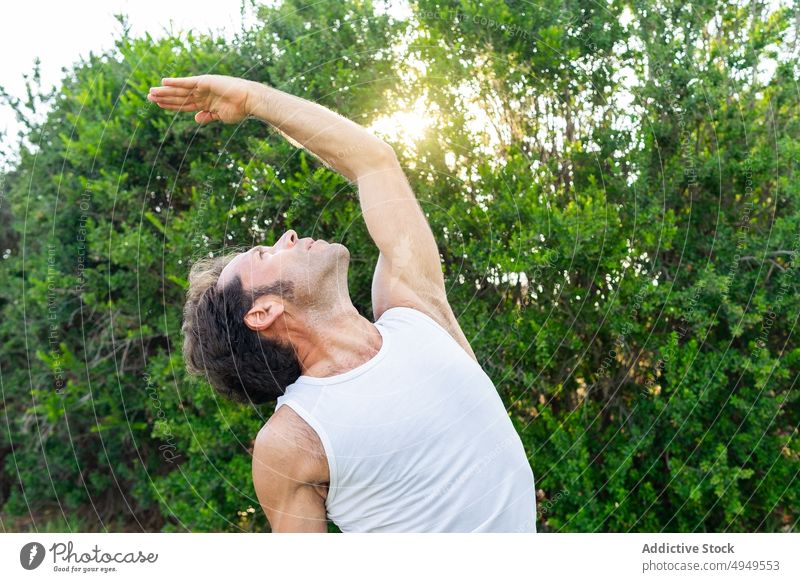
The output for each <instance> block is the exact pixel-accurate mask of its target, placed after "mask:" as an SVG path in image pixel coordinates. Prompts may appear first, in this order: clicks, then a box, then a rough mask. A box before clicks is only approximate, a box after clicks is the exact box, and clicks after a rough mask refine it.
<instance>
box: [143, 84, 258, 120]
mask: <svg viewBox="0 0 800 582" xmlns="http://www.w3.org/2000/svg"><path fill="white" fill-rule="evenodd" d="M161 83H162V86H161V87H151V88H150V92H149V93H148V94H147V99H148V100H149V101H152V102H153V103H155V104H156V105H158V106H159V107H161V108H162V109H168V110H170V111H197V113H196V114H195V116H194V119H195V121H196V122H197V123H200V124H206V123H211V122H212V121H221V122H223V123H238V122H240V121H242V120H243V119H244V118H245V117H247V116H248V115H249V113H250V112H249V110H248V104H247V99H248V95H249V93H250V90H251V86H252V82H251V81H247V80H245V79H239V78H236V77H227V76H224V75H199V76H197V77H177V78H165V79H161Z"/></svg>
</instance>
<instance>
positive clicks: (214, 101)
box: [148, 75, 475, 359]
mask: <svg viewBox="0 0 800 582" xmlns="http://www.w3.org/2000/svg"><path fill="white" fill-rule="evenodd" d="M162 82H163V84H164V86H162V87H157V88H153V89H151V90H150V96H149V97H148V98H149V99H150V100H151V101H154V102H155V103H157V104H158V105H159V106H161V107H163V108H165V109H170V110H173V111H196V112H197V114H196V115H195V120H196V121H197V122H198V123H209V122H211V121H215V120H220V121H223V122H225V123H238V122H240V121H242V120H243V119H244V118H245V117H247V116H249V115H252V116H255V117H257V118H259V119H261V120H262V121H265V122H267V123H269V124H270V125H271V126H273V127H274V128H276V129H277V130H278V131H279V132H280V133H281V134H282V135H283V136H284V137H286V139H288V140H289V141H290V142H291V143H292V144H294V145H296V146H298V147H303V148H305V149H307V150H308V151H309V152H311V153H312V154H314V155H315V156H317V157H318V158H319V159H321V160H322V161H323V162H324V163H325V164H326V165H328V166H329V167H331V168H332V169H334V170H335V171H337V172H339V173H340V174H342V175H343V176H344V177H345V178H347V179H348V180H350V181H351V182H355V183H356V184H357V185H358V193H359V199H360V202H361V209H362V212H363V214H364V221H365V222H366V225H367V230H368V231H369V234H370V236H371V237H372V240H373V241H374V242H375V245H376V246H377V247H378V249H379V250H380V256H379V258H378V264H377V266H376V268H375V275H374V278H373V284H372V299H373V311H374V314H373V315H374V317H375V319H377V318H379V317H380V315H381V314H382V313H383V312H384V311H386V310H387V309H389V308H391V307H396V306H406V307H413V308H415V309H418V310H420V311H423V312H425V313H427V314H428V315H429V316H430V317H432V318H433V319H434V320H436V321H437V322H438V323H439V324H440V325H442V327H444V328H445V329H446V330H448V331H449V332H450V334H451V335H452V336H453V338H454V339H455V340H456V341H457V342H458V343H459V344H460V345H461V346H462V347H463V348H464V350H465V351H466V352H467V354H468V355H469V356H470V357H472V358H473V359H475V355H474V353H473V352H472V348H471V347H470V345H469V342H468V341H467V339H466V337H465V336H464V334H463V332H462V331H461V328H460V326H459V325H458V322H457V321H456V318H455V315H454V314H453V311H452V309H451V307H450V305H449V303H448V301H447V294H446V291H445V285H444V276H443V274H442V267H441V261H440V258H439V249H438V247H437V245H436V240H435V239H434V237H433V233H432V232H431V228H430V226H429V225H428V221H427V219H426V218H425V214H424V213H423V211H422V209H421V207H420V205H419V202H418V201H417V198H416V196H415V195H414V193H413V191H412V190H411V187H410V185H409V183H408V180H407V179H406V176H405V174H404V173H403V170H402V168H401V167H400V164H399V162H398V160H397V157H396V156H395V153H394V151H393V150H392V148H391V147H390V146H389V145H388V144H386V143H385V142H384V141H383V140H381V139H379V138H378V137H376V136H375V135H373V134H372V133H370V132H369V131H367V130H366V129H365V128H363V127H361V126H360V125H358V124H357V123H355V122H353V121H351V120H349V119H346V118H345V117H342V116H341V115H339V114H337V113H334V112H333V111H331V110H330V109H327V108H325V107H323V106H321V105H319V104H317V103H313V102H311V101H308V100H306V99H303V98H301V97H296V96H294V95H290V94H288V93H284V92H283V91H280V90H278V89H275V88H272V87H268V86H266V85H262V84H260V83H255V82H252V81H246V80H244V79H237V78H234V77H225V76H219V75H202V76H199V77H186V78H180V79H164V80H163V81H162Z"/></svg>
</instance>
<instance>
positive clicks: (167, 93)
mask: <svg viewBox="0 0 800 582" xmlns="http://www.w3.org/2000/svg"><path fill="white" fill-rule="evenodd" d="M149 94H150V95H154V96H156V97H186V96H187V95H191V94H192V90H191V89H182V88H180V87H150V93H149Z"/></svg>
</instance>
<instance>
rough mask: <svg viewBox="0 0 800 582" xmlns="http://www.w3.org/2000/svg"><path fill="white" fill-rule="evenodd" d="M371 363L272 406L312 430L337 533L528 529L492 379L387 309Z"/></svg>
mask: <svg viewBox="0 0 800 582" xmlns="http://www.w3.org/2000/svg"><path fill="white" fill-rule="evenodd" d="M374 325H375V327H377V329H378V330H379V332H380V334H381V336H382V338H383V344H382V345H381V348H380V350H379V351H378V353H377V354H376V355H375V356H373V357H372V359H370V360H368V361H367V362H365V363H363V364H361V365H360V366H358V367H356V368H354V369H352V370H349V371H347V372H344V373H342V374H338V375H335V376H329V377H326V378H318V377H311V376H300V377H299V378H298V379H297V381H296V382H294V383H293V384H291V385H289V386H288V387H287V388H286V391H285V393H284V394H283V395H282V396H280V397H279V398H278V399H277V403H276V407H275V410H276V411H277V410H278V409H279V408H280V407H281V406H284V405H285V406H289V407H290V408H291V409H292V410H294V412H296V413H297V415H298V416H300V417H301V418H302V419H303V420H305V422H307V423H308V424H309V426H310V427H311V428H312V429H313V430H314V431H315V432H316V433H317V435H318V436H319V439H320V442H321V443H322V446H323V448H324V449H325V456H326V458H327V461H328V468H329V472H330V481H329V485H328V495H327V499H326V500H325V507H326V511H327V515H328V519H330V520H332V521H333V522H334V523H335V524H336V525H337V526H338V527H339V529H340V530H341V531H342V532H535V531H536V496H535V489H534V477H533V471H532V469H531V465H530V463H529V461H528V458H527V456H526V454H525V450H524V448H523V446H522V441H521V440H520V438H519V435H518V434H517V432H516V430H515V429H514V426H513V424H512V422H511V419H510V418H509V414H508V412H507V411H506V409H505V406H504V405H503V403H502V400H501V399H500V396H499V395H498V393H497V390H496V389H495V386H494V384H493V383H492V381H491V380H490V379H489V377H488V376H487V375H486V373H485V372H484V371H483V369H482V368H481V366H480V365H479V364H478V363H477V362H476V361H475V360H473V359H472V358H471V357H470V356H469V355H468V354H467V353H466V352H465V351H464V349H463V348H462V347H461V345H459V344H458V342H456V340H455V339H454V338H453V337H452V336H451V335H450V334H449V333H448V332H447V331H446V330H445V329H444V328H443V327H442V326H441V325H439V323H437V322H436V321H435V320H433V319H432V318H431V317H429V316H428V315H426V314H424V313H422V312H421V311H419V310H416V309H412V308H410V307H393V308H391V309H387V310H386V311H385V312H384V313H383V314H382V315H381V317H380V318H379V319H378V321H376V322H375V324H374Z"/></svg>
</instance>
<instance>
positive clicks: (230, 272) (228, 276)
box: [217, 252, 247, 288]
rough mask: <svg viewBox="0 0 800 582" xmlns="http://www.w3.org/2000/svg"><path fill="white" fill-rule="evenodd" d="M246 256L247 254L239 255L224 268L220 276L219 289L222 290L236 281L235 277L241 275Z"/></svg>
mask: <svg viewBox="0 0 800 582" xmlns="http://www.w3.org/2000/svg"><path fill="white" fill-rule="evenodd" d="M246 256H247V252H244V253H239V254H237V255H236V256H235V257H233V258H232V259H231V260H230V261H228V264H227V265H225V266H224V267H223V268H222V271H221V272H220V274H219V279H218V281H217V287H219V288H222V287H224V286H225V285H227V284H228V283H230V282H231V281H232V280H233V279H234V277H235V276H236V275H237V274H238V273H239V268H240V267H241V265H242V262H243V260H244V257H246Z"/></svg>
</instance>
